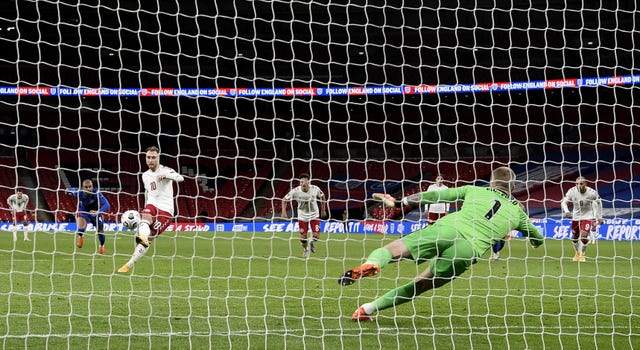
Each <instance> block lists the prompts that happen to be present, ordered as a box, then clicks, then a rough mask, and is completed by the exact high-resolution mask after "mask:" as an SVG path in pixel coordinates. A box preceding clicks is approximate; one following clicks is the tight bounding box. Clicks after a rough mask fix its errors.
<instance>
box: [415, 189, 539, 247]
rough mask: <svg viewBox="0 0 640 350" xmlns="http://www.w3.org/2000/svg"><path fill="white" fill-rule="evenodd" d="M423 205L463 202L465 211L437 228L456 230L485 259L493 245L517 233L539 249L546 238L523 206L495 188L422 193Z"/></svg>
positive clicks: (456, 214) (453, 215)
mask: <svg viewBox="0 0 640 350" xmlns="http://www.w3.org/2000/svg"><path fill="white" fill-rule="evenodd" d="M420 200H421V204H432V203H437V202H458V201H462V202H463V204H462V208H461V209H460V210H459V211H457V212H454V213H452V214H450V215H446V216H444V217H443V218H441V219H439V220H438V221H437V222H436V223H435V224H434V226H437V227H443V226H445V225H446V227H448V228H451V229H455V230H456V231H457V232H458V234H459V235H460V236H462V237H464V238H465V239H467V240H468V241H470V242H471V243H472V244H473V247H474V249H475V251H476V253H477V254H478V256H482V255H483V254H484V253H485V252H486V251H487V249H489V248H490V247H491V244H493V243H495V242H497V241H499V240H501V239H503V238H504V237H505V236H506V235H507V234H508V233H509V232H511V231H513V230H517V231H520V232H522V234H523V235H525V236H527V237H529V238H530V241H531V244H533V245H534V246H536V247H537V246H539V245H541V244H542V243H543V242H544V236H543V235H542V233H540V231H538V229H537V228H536V227H535V226H534V225H533V224H532V223H531V220H529V216H528V215H527V214H526V213H525V212H524V210H523V209H522V206H521V205H520V203H519V202H518V201H517V200H515V199H512V198H510V197H509V196H508V195H507V194H505V193H504V192H502V191H500V190H497V189H495V188H491V187H477V186H462V187H456V188H450V189H447V190H443V191H431V192H422V193H420Z"/></svg>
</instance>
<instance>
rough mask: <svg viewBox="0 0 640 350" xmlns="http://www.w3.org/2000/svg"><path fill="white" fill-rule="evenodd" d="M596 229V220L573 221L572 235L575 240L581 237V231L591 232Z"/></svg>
mask: <svg viewBox="0 0 640 350" xmlns="http://www.w3.org/2000/svg"><path fill="white" fill-rule="evenodd" d="M595 229H596V221H595V220H577V221H571V233H572V235H573V238H578V237H579V236H580V231H585V232H587V233H588V232H591V231H593V230H595Z"/></svg>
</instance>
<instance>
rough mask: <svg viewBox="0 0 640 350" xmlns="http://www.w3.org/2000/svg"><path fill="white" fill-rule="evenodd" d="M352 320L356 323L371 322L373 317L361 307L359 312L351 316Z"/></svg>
mask: <svg viewBox="0 0 640 350" xmlns="http://www.w3.org/2000/svg"><path fill="white" fill-rule="evenodd" d="M351 320H352V321H356V322H363V321H365V322H366V321H371V315H369V314H368V313H367V312H366V311H364V308H363V307H362V306H360V307H359V308H358V310H356V311H355V312H354V313H353V315H351Z"/></svg>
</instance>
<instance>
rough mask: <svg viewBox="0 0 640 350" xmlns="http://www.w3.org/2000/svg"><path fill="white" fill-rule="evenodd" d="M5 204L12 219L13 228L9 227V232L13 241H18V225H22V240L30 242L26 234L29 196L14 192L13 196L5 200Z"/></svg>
mask: <svg viewBox="0 0 640 350" xmlns="http://www.w3.org/2000/svg"><path fill="white" fill-rule="evenodd" d="M7 204H8V205H9V208H10V209H11V217H12V219H13V227H11V232H13V241H14V242H15V241H17V240H18V223H22V231H23V234H24V240H25V241H30V239H29V235H28V234H27V224H28V223H27V211H26V210H27V205H28V204H29V196H27V195H26V194H24V193H22V191H19V190H18V191H16V193H15V194H12V195H10V196H9V198H7Z"/></svg>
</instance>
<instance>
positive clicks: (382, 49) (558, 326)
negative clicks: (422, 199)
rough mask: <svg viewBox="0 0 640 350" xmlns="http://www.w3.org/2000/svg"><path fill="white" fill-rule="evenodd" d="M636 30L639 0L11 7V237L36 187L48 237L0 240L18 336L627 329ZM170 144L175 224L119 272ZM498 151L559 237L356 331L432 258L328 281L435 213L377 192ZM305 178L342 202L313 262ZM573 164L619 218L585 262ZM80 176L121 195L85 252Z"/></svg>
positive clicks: (167, 337)
mask: <svg viewBox="0 0 640 350" xmlns="http://www.w3.org/2000/svg"><path fill="white" fill-rule="evenodd" d="M636 23H637V5H636V4H635V3H633V2H606V3H594V4H583V3H582V2H579V1H562V2H561V1H544V2H542V1H534V2H528V3H523V2H515V3H513V4H511V3H509V4H497V3H493V2H480V3H469V4H466V3H462V2H454V3H452V4H445V3H438V4H424V3H423V2H419V1H404V2H402V3H401V4H387V3H385V2H382V1H366V2H365V1H357V0H353V1H349V2H342V3H333V2H329V3H327V2H317V1H305V2H289V1H235V2H210V1H161V2H160V1H159V2H138V1H119V2H118V1H95V0H93V1H82V2H78V1H70V0H64V1H3V2H2V3H1V4H0V51H1V52H2V53H3V54H2V55H0V69H1V70H2V74H1V75H0V113H1V114H2V117H1V118H0V179H1V182H0V197H2V198H3V200H2V201H0V206H1V207H2V212H1V215H2V220H3V223H2V225H3V226H2V229H3V231H7V232H9V231H11V230H13V227H12V224H11V223H10V222H9V221H11V211H10V210H9V209H8V207H7V203H6V201H5V200H4V199H5V198H7V197H9V196H10V195H11V194H13V193H14V192H15V191H16V189H21V190H23V192H25V193H26V194H28V195H29V197H30V203H29V206H28V210H29V213H30V216H29V217H28V220H29V222H30V225H29V226H28V227H27V230H28V231H29V237H31V239H32V242H23V241H18V242H12V241H11V239H10V238H7V237H10V235H9V234H7V235H3V236H5V238H3V239H2V240H0V255H1V256H2V259H0V267H2V268H0V276H1V278H2V280H3V281H6V283H3V284H2V286H0V296H1V297H2V299H3V300H4V302H3V303H0V304H1V305H0V310H1V312H0V314H1V315H3V316H2V317H0V320H1V321H0V335H2V336H1V337H0V342H1V343H2V346H3V347H6V348H20V347H25V348H27V347H28V348H37V347H41V348H42V347H55V348H58V347H66V348H82V347H87V348H95V347H118V348H120V347H127V348H158V347H159V348H164V347H178V346H189V347H194V348H207V347H208V348H213V347H216V348H218V347H222V348H224V347H225V346H226V347H234V348H235V347H237V348H245V347H246V348H331V349H332V348H347V347H357V348H365V347H371V346H373V347H380V348H393V347H397V348H400V347H416V346H417V347H420V346H426V347H430V346H433V347H436V346H438V347H440V346H443V347H449V348H470V347H486V348H522V347H523V344H527V345H525V346H526V347H539V344H542V347H544V348H552V347H558V346H561V347H562V348H574V347H576V348H582V347H586V346H599V347H603V348H607V347H620V348H625V347H633V346H634V344H638V342H640V339H639V338H638V336H637V334H639V333H640V329H639V328H638V326H637V325H638V324H640V320H639V319H638V314H639V312H638V309H637V306H634V305H638V298H639V294H638V290H640V279H639V273H638V260H637V243H635V241H637V240H638V222H637V216H638V214H637V212H638V198H639V197H640V195H639V194H638V186H637V183H638V180H639V179H638V176H639V174H640V168H639V167H638V164H639V163H638V159H637V149H638V140H637V135H639V134H640V130H639V126H638V125H640V123H639V122H638V117H637V115H638V107H637V103H636V101H637V99H638V88H637V84H638V82H639V81H640V76H638V75H636V71H635V62H637V59H638V50H637V48H636V45H635V43H636V42H637V40H636V39H638V29H637V27H636ZM154 145H155V146H159V147H160V149H161V152H162V155H161V163H162V164H165V165H167V166H170V167H172V168H174V169H175V170H176V171H178V172H179V173H180V174H182V175H183V176H184V177H185V181H184V182H182V183H180V184H178V185H176V187H175V189H176V200H175V207H176V218H175V222H174V224H173V226H171V227H170V229H169V230H168V231H167V232H165V233H163V235H162V236H161V237H160V238H159V239H157V240H156V241H155V242H154V243H153V245H152V248H151V250H150V251H149V252H148V253H147V255H146V256H145V257H144V258H142V259H141V260H140V261H139V262H138V263H137V264H136V266H135V268H134V269H133V271H132V273H131V274H128V275H121V274H117V273H115V271H116V270H117V268H118V267H119V266H121V265H122V263H124V262H125V261H126V260H127V259H128V258H129V256H130V255H131V253H132V250H133V237H132V233H131V232H123V231H120V229H121V227H120V226H119V225H118V220H119V215H120V214H121V213H122V212H124V211H126V210H129V209H135V210H137V209H140V208H141V207H142V206H143V205H144V193H143V191H144V189H143V185H142V180H141V174H142V172H144V171H145V170H146V169H147V166H146V164H145V160H144V157H143V152H144V150H145V149H146V147H148V146H154ZM499 165H509V166H510V167H512V168H513V169H514V170H515V171H516V173H517V176H518V186H517V188H516V192H515V196H516V198H517V199H519V200H521V201H522V202H523V203H524V204H525V206H526V208H527V211H528V213H529V215H530V216H531V217H532V218H533V219H534V221H535V223H536V225H538V226H539V227H541V228H543V229H545V235H546V236H547V237H548V238H552V239H549V240H548V242H547V244H546V245H545V247H544V248H542V249H539V250H532V249H530V248H527V245H526V242H524V241H523V240H519V239H516V238H514V239H510V240H508V242H507V245H506V248H505V249H504V250H503V251H502V253H501V254H502V256H503V258H502V259H501V260H499V261H491V262H488V261H486V260H488V256H484V257H482V258H481V259H480V263H479V264H477V265H475V266H474V268H473V269H472V270H471V271H470V272H468V273H467V274H465V275H463V276H462V277H460V278H459V279H458V280H456V281H454V282H452V283H450V284H448V285H446V286H444V287H442V288H440V289H438V290H436V291H435V292H430V293H426V294H424V295H423V296H420V297H418V298H417V299H416V300H415V301H414V302H412V303H408V304H405V305H402V306H400V307H398V308H396V309H390V310H383V311H382V312H380V314H379V316H377V318H376V319H375V322H372V323H352V322H351V320H350V319H351V313H352V312H353V311H354V310H355V309H356V308H357V307H358V306H359V305H361V304H362V303H364V302H368V301H371V300H373V299H374V298H376V297H379V296H381V295H382V294H384V293H385V292H386V291H387V290H389V289H392V288H396V287H398V286H401V285H403V284H404V283H407V282H408V281H410V280H411V279H412V278H413V277H415V275H417V274H418V273H420V272H421V271H423V269H424V265H420V266H416V265H413V264H411V263H408V262H402V263H398V264H393V265H391V266H390V267H388V268H386V269H385V270H384V272H383V273H382V274H381V275H380V276H379V277H375V278H372V279H371V280H363V281H361V283H359V284H357V285H354V286H351V287H348V288H347V287H345V288H342V287H340V286H339V285H338V284H337V283H336V279H337V278H338V277H339V276H340V274H341V273H342V272H343V271H345V270H347V269H350V268H352V267H354V266H357V265H358V264H360V263H361V262H362V261H363V258H365V257H366V256H367V254H369V253H370V252H371V251H372V250H373V249H375V248H377V247H380V246H383V245H384V244H386V243H389V242H391V241H392V240H394V239H396V238H398V237H400V235H399V234H404V233H408V232H410V231H413V230H415V229H417V228H420V227H423V226H424V220H425V216H424V208H419V209H413V210H412V209H409V208H397V209H385V208H383V207H382V206H380V205H379V204H376V203H373V202H371V201H369V198H370V197H371V194H372V193H373V192H382V191H384V192H387V193H390V194H392V195H393V196H395V197H402V196H406V195H410V194H412V193H416V192H418V191H420V190H425V189H426V186H428V185H429V184H430V183H432V182H433V180H434V178H435V176H436V175H438V174H441V175H442V176H443V177H444V179H445V183H446V184H447V185H449V186H459V185H466V184H476V185H485V184H486V183H487V181H488V179H489V174H490V172H491V170H492V169H494V168H495V167H497V166H499ZM303 172H307V173H310V174H311V179H312V183H313V184H315V185H318V186H319V187H320V188H322V189H323V191H324V192H325V195H326V196H327V198H328V199H329V202H328V205H329V217H328V218H327V220H325V221H324V222H323V234H322V239H321V240H320V241H319V242H318V252H317V253H316V254H315V255H312V256H311V258H308V259H307V258H304V257H303V256H302V249H301V247H300V243H299V234H298V223H297V221H296V220H295V219H294V220H283V219H281V218H280V211H281V204H282V203H281V198H282V197H283V196H284V195H285V194H286V193H287V192H288V191H289V190H290V189H291V187H292V186H295V185H297V177H298V176H299V175H300V174H301V173H303ZM578 175H583V176H585V177H587V179H588V180H589V182H590V186H592V187H594V188H596V189H597V190H598V192H599V193H600V195H601V196H602V198H603V204H604V216H605V218H606V219H607V221H606V223H605V225H603V226H602V227H601V228H600V238H601V239H600V240H599V241H598V243H597V244H593V245H591V248H590V249H589V250H588V255H589V256H590V261H589V262H588V263H586V264H576V263H573V262H572V261H571V257H572V255H573V248H572V246H571V243H570V241H569V240H567V239H566V238H568V237H569V230H570V228H569V222H568V221H567V220H562V219H561V211H560V205H559V201H560V200H561V198H562V197H563V195H564V193H565V192H566V191H567V190H568V188H570V187H571V186H572V185H573V182H574V181H575V178H576V177H577V176H578ZM87 178H88V179H92V180H93V181H94V183H95V185H96V187H98V188H100V190H101V191H102V192H103V193H104V194H105V196H106V197H107V199H108V200H109V202H110V203H111V208H110V209H109V211H108V212H107V213H105V221H106V222H107V223H108V225H107V228H106V231H107V236H108V237H107V253H106V254H105V255H100V254H96V251H97V242H93V238H92V237H93V234H92V233H91V232H92V231H91V230H89V231H88V232H89V233H88V234H87V235H86V236H85V237H88V238H89V239H87V240H86V241H87V243H86V244H85V246H84V247H83V248H82V249H80V248H77V247H76V246H75V235H74V232H75V229H74V227H75V226H74V225H75V224H74V223H73V221H74V214H75V211H76V206H77V203H76V201H75V199H74V198H73V197H70V196H68V195H65V194H64V190H65V189H66V188H69V187H77V186H78V185H79V183H80V181H82V180H83V179H87ZM456 209H457V208H456V207H455V206H454V208H453V210H456ZM288 211H289V213H288V214H289V217H290V216H291V215H292V214H293V215H294V217H295V212H294V211H292V208H291V206H289V207H288ZM18 228H19V229H22V227H20V226H19V227H18ZM364 232H367V233H380V234H377V235H369V234H362V233H364Z"/></svg>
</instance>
